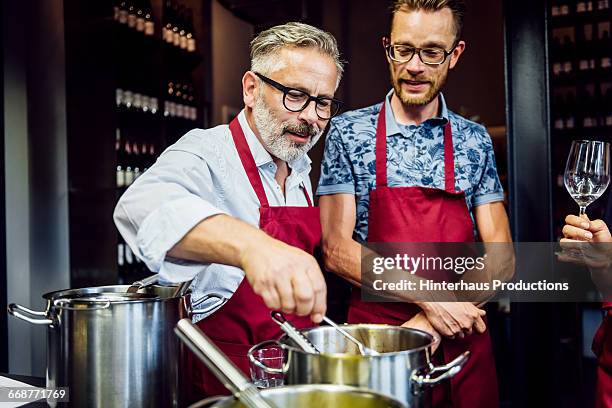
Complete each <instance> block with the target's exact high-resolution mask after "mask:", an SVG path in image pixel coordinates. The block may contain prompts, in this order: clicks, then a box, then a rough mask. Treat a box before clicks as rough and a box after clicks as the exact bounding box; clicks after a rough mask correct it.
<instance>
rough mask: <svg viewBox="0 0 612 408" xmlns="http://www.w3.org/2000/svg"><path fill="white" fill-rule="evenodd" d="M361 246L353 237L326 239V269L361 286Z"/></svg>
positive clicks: (324, 256)
mask: <svg viewBox="0 0 612 408" xmlns="http://www.w3.org/2000/svg"><path fill="white" fill-rule="evenodd" d="M361 248H362V246H361V244H359V243H358V242H357V241H355V240H353V239H344V238H339V239H335V240H330V241H327V242H326V240H324V242H323V259H324V262H325V269H327V270H329V271H330V272H333V273H335V274H336V275H338V276H340V277H342V278H344V279H346V280H348V281H349V282H351V283H352V284H353V285H355V286H361Z"/></svg>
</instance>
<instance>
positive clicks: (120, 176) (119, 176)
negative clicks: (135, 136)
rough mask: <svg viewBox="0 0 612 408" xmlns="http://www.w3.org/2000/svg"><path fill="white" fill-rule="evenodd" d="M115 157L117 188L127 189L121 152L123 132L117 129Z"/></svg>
mask: <svg viewBox="0 0 612 408" xmlns="http://www.w3.org/2000/svg"><path fill="white" fill-rule="evenodd" d="M115 156H116V157H117V168H116V171H115V173H116V174H115V180H116V185H117V188H123V187H125V168H124V167H123V165H124V160H123V153H122V151H121V130H120V129H119V128H117V129H116V130H115Z"/></svg>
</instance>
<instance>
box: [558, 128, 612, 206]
mask: <svg viewBox="0 0 612 408" xmlns="http://www.w3.org/2000/svg"><path fill="white" fill-rule="evenodd" d="M563 180H564V182H565V188H566V189H567V191H568V192H569V194H570V195H571V196H572V198H573V199H574V201H576V204H578V206H579V207H580V215H584V214H585V212H586V208H587V206H588V205H589V204H591V203H592V202H593V201H595V200H597V199H598V198H599V197H600V196H601V195H602V194H603V193H604V192H605V191H606V188H608V185H609V184H610V144H609V143H607V142H600V141H591V140H577V141H573V142H572V146H571V148H570V152H569V155H568V158H567V164H566V166H565V175H564V177H563Z"/></svg>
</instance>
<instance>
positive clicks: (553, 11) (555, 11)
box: [550, 0, 561, 17]
mask: <svg viewBox="0 0 612 408" xmlns="http://www.w3.org/2000/svg"><path fill="white" fill-rule="evenodd" d="M551 3H552V4H551V7H550V15H551V16H552V17H559V16H560V15H561V10H560V7H559V3H558V2H557V1H555V0H553V1H552V2H551Z"/></svg>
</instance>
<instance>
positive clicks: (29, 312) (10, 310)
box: [7, 303, 53, 326]
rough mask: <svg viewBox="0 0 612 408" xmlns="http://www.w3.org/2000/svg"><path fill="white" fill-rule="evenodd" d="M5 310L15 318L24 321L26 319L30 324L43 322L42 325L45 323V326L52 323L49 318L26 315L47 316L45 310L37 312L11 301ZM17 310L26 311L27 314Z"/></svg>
mask: <svg viewBox="0 0 612 408" xmlns="http://www.w3.org/2000/svg"><path fill="white" fill-rule="evenodd" d="M7 311H8V314H10V315H11V316H15V317H16V318H18V319H21V320H24V321H26V322H28V323H32V324H44V325H47V326H49V325H51V324H53V320H51V319H34V318H32V317H28V315H31V316H39V317H41V316H44V317H46V316H47V313H46V312H37V311H36V310H31V309H28V308H27V307H24V306H21V305H18V304H16V303H11V304H10V305H8V307H7ZM19 311H21V312H24V313H27V314H24V313H21V312H19Z"/></svg>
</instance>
